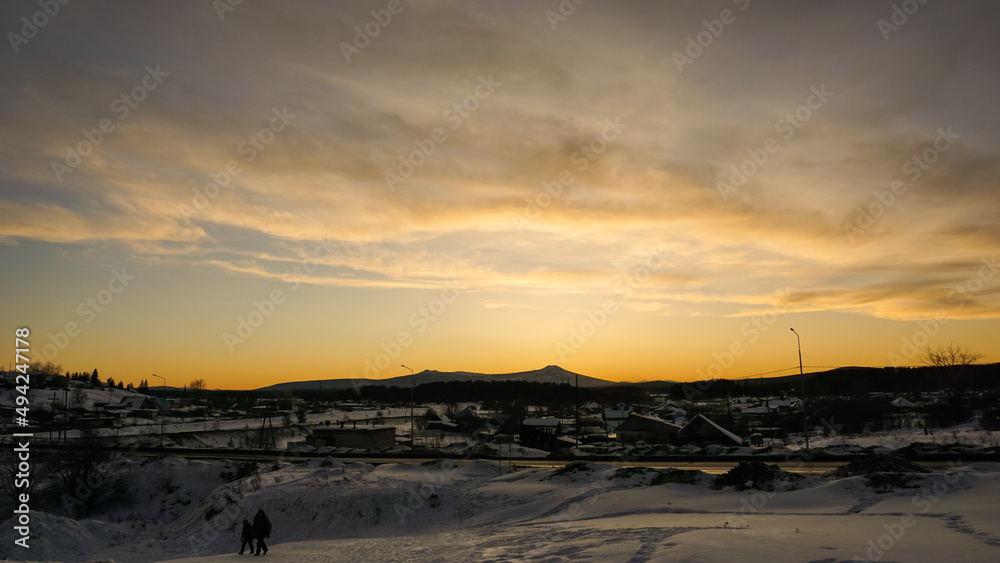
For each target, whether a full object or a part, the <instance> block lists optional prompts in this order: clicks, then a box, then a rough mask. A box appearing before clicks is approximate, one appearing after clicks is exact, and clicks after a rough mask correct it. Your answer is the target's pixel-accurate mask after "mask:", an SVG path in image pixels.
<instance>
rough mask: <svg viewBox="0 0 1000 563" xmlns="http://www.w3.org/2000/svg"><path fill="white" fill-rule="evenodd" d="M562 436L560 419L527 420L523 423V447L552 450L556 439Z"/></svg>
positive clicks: (521, 440)
mask: <svg viewBox="0 0 1000 563" xmlns="http://www.w3.org/2000/svg"><path fill="white" fill-rule="evenodd" d="M559 436H562V422H561V421H560V420H559V419H558V418H554V417H545V418H526V419H524V420H522V421H521V439H520V442H521V445H523V446H528V447H531V448H539V449H543V450H551V449H552V445H553V442H554V441H555V439H556V438H558V437H559Z"/></svg>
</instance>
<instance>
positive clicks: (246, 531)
mask: <svg viewBox="0 0 1000 563" xmlns="http://www.w3.org/2000/svg"><path fill="white" fill-rule="evenodd" d="M240 541H241V542H242V543H240V555H243V548H245V547H246V546H247V545H249V546H250V553H253V526H252V525H251V524H250V521H249V520H247V519H246V518H244V519H243V533H242V534H241V535H240Z"/></svg>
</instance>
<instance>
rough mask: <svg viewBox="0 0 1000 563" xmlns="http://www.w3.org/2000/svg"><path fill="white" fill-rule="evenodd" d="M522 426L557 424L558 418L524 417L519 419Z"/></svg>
mask: <svg viewBox="0 0 1000 563" xmlns="http://www.w3.org/2000/svg"><path fill="white" fill-rule="evenodd" d="M521 424H522V425H524V426H559V419H558V418H526V419H524V420H522V421H521Z"/></svg>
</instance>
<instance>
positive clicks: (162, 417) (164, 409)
mask: <svg viewBox="0 0 1000 563" xmlns="http://www.w3.org/2000/svg"><path fill="white" fill-rule="evenodd" d="M153 377H159V378H160V379H162V380H163V411H162V412H160V447H161V448H162V447H163V422H164V420H163V419H164V415H165V414H166V411H167V378H166V377H163V376H159V375H156V374H155V373H154V374H153Z"/></svg>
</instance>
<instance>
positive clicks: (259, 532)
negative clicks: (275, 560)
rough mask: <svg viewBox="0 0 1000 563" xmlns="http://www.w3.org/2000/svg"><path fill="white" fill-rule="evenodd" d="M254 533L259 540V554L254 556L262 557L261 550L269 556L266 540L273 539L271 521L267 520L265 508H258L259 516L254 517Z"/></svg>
mask: <svg viewBox="0 0 1000 563" xmlns="http://www.w3.org/2000/svg"><path fill="white" fill-rule="evenodd" d="M253 533H254V536H256V538H257V553H254V555H260V554H261V553H260V550H261V549H263V550H264V554H265V555H267V544H266V543H264V538H269V537H271V521H270V520H268V519H267V515H266V514H264V509H263V508H258V509H257V515H256V516H254V517H253Z"/></svg>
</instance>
